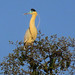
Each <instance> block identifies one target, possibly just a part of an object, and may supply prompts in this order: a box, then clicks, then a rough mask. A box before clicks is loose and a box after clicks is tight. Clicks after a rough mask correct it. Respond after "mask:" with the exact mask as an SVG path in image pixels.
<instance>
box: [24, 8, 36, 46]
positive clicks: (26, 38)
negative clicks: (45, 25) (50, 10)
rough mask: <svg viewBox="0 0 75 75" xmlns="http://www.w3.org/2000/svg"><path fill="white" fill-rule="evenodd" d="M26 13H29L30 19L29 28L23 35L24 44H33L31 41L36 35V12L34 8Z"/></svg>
mask: <svg viewBox="0 0 75 75" xmlns="http://www.w3.org/2000/svg"><path fill="white" fill-rule="evenodd" d="M26 14H31V15H32V17H31V20H30V24H29V29H28V30H27V31H26V33H25V36H24V43H25V44H24V45H25V46H26V45H29V44H33V42H34V41H35V39H36V37H37V28H36V26H35V19H36V16H37V12H36V11H35V10H34V9H31V11H30V12H29V13H26Z"/></svg>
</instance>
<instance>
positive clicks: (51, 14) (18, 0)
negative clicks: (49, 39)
mask: <svg viewBox="0 0 75 75" xmlns="http://www.w3.org/2000/svg"><path fill="white" fill-rule="evenodd" d="M31 8H34V9H36V10H37V12H38V14H39V15H40V22H41V23H40V26H39V28H38V30H41V32H42V33H44V34H45V36H47V35H48V36H50V35H52V34H57V35H58V37H61V36H66V37H68V36H71V37H75V0H0V61H2V58H3V57H4V56H7V55H8V54H9V53H11V52H12V50H13V49H14V47H13V46H11V45H9V40H10V41H14V42H16V41H17V40H19V41H21V40H23V38H24V34H25V31H26V30H27V28H28V27H29V20H30V17H31V16H30V15H23V14H24V13H26V12H29V11H30V9H31ZM37 24H38V17H37V18H36V25H37Z"/></svg>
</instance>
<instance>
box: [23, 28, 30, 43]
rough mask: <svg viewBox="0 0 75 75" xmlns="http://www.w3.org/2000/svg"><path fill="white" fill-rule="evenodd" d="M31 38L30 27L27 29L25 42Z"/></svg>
mask: <svg viewBox="0 0 75 75" xmlns="http://www.w3.org/2000/svg"><path fill="white" fill-rule="evenodd" d="M29 38H30V31H29V29H28V30H27V31H26V33H25V36H24V43H25V42H26V41H28V40H29Z"/></svg>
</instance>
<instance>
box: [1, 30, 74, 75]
mask: <svg viewBox="0 0 75 75" xmlns="http://www.w3.org/2000/svg"><path fill="white" fill-rule="evenodd" d="M9 43H10V44H12V45H13V44H15V45H16V48H15V49H14V50H13V53H9V55H8V56H7V57H4V61H2V62H1V63H0V67H1V70H2V72H1V74H2V73H3V74H7V75H11V74H13V75H56V74H57V75H59V74H60V73H62V74H64V73H65V72H66V71H68V73H70V74H71V75H73V74H74V72H75V39H74V38H70V37H68V38H66V37H63V36H62V37H60V38H58V37H57V35H51V36H50V37H49V36H44V34H41V32H40V31H39V33H38V37H37V40H36V41H35V42H34V44H33V46H32V45H29V46H27V47H26V48H25V49H24V47H23V42H22V41H20V42H18V41H17V42H16V43H14V42H12V41H9Z"/></svg>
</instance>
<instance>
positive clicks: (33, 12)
mask: <svg viewBox="0 0 75 75" xmlns="http://www.w3.org/2000/svg"><path fill="white" fill-rule="evenodd" d="M27 14H31V15H37V12H36V10H35V9H31V10H30V11H29V12H28V13H24V15H27Z"/></svg>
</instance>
